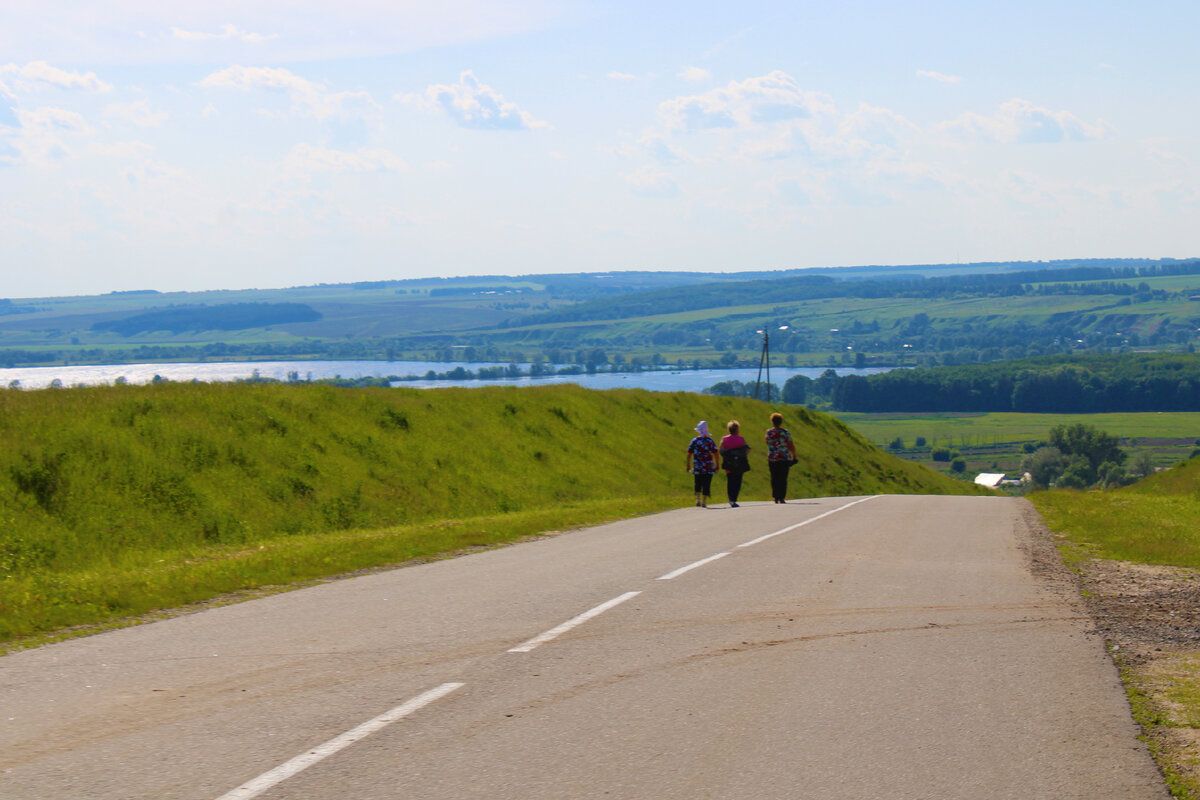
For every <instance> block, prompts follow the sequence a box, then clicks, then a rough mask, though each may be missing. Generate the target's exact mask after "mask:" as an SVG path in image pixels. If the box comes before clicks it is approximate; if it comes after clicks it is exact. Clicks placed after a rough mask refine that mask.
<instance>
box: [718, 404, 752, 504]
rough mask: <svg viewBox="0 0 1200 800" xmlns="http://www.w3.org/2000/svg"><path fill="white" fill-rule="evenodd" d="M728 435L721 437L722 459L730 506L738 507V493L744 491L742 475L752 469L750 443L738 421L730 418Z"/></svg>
mask: <svg viewBox="0 0 1200 800" xmlns="http://www.w3.org/2000/svg"><path fill="white" fill-rule="evenodd" d="M725 427H726V428H727V429H728V430H729V435H728V436H723V437H721V459H722V464H723V465H724V469H725V493H726V494H727V495H728V496H729V507H730V508H737V507H738V502H737V499H738V495H739V494H740V493H741V491H742V476H743V475H745V474H746V473H747V472H748V471H749V470H750V445H748V444H746V440H745V439H743V438H742V437H741V436H740V435H739V434H738V427H739V426H738V421H737V420H736V419H731V420H729V424H728V425H726V426H725Z"/></svg>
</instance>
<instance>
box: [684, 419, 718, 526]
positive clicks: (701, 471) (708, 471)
mask: <svg viewBox="0 0 1200 800" xmlns="http://www.w3.org/2000/svg"><path fill="white" fill-rule="evenodd" d="M696 434H697V435H696V437H695V438H694V439H692V441H691V442H690V443H689V444H688V449H687V471H688V472H690V473H692V476H693V481H692V484H693V489H694V490H695V492H696V505H698V506H700V507H701V508H708V496H709V495H710V494H711V493H712V476H713V474H714V473H716V471H717V470H718V469H719V468H720V466H721V454H720V453H719V452H718V451H717V443H716V442H714V441H713V438H712V437H711V436H709V435H708V423H707V422H705V421H704V420H700V424H698V425H697V426H696Z"/></svg>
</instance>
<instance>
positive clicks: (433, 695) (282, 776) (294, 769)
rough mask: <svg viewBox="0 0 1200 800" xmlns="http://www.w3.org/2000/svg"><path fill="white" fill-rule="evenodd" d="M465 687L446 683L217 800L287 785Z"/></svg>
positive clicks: (238, 799)
mask: <svg viewBox="0 0 1200 800" xmlns="http://www.w3.org/2000/svg"><path fill="white" fill-rule="evenodd" d="M463 685H464V684H461V683H443V684H442V685H441V686H438V687H437V688H436V689H430V690H429V691H428V692H425V693H424V694H421V695H418V696H416V697H414V698H413V699H411V700H409V701H408V702H407V703H403V704H401V705H398V706H396V707H395V708H393V709H392V710H391V711H388V712H385V713H383V714H380V715H379V716H378V717H375V718H374V719H370V720H367V721H366V722H364V723H363V724H362V725H359V726H358V727H357V728H353V729H351V730H348V731H346V732H345V733H343V734H342V735H341V736H336V737H334V738H333V739H330V740H329V741H328V742H325V744H322V745H319V746H318V747H314V748H313V749H312V750H309V751H308V752H307V753H303V754H301V755H298V756H296V757H295V758H293V759H292V760H291V761H287V762H285V763H283V764H280V765H279V766H278V767H276V768H275V769H273V770H271V771H269V772H264V773H263V774H262V775H259V776H258V777H257V778H254V779H253V780H250V781H247V782H246V783H243V784H242V785H241V786H239V787H237V788H236V789H234V790H232V791H230V792H226V793H225V794H223V795H221V796H220V797H218V798H217V800H250V799H251V798H253V797H258V796H259V795H260V794H262V793H263V792H265V791H267V790H268V789H270V788H272V787H273V786H275V785H277V784H279V783H282V782H283V781H286V780H287V779H288V778H290V777H292V776H293V775H295V774H296V773H298V772H301V771H303V770H306V769H308V768H309V767H311V766H312V765H313V764H316V763H317V762H318V761H321V760H323V759H326V758H328V757H329V756H331V755H333V754H334V753H336V752H338V751H339V750H343V749H345V748H347V747H349V746H350V745H352V744H354V743H355V742H357V741H358V740H360V739H365V738H366V737H368V736H370V735H371V734H372V733H375V732H376V731H378V730H380V729H381V728H385V727H387V726H388V725H391V724H392V723H393V722H396V721H397V720H399V719H402V718H404V717H407V716H408V715H409V714H411V713H413V712H414V711H417V710H419V709H421V708H424V707H425V706H427V705H429V704H430V703H432V702H434V701H435V700H439V699H441V698H443V697H445V696H446V695H448V694H450V693H451V692H453V691H454V690H455V689H460V688H462V686H463Z"/></svg>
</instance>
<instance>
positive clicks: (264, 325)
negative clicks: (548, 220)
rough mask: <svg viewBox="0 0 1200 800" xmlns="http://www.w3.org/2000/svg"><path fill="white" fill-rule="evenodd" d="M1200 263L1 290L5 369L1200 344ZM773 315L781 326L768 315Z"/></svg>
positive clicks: (0, 357) (910, 358) (968, 353)
mask: <svg viewBox="0 0 1200 800" xmlns="http://www.w3.org/2000/svg"><path fill="white" fill-rule="evenodd" d="M1194 296H1200V262H1196V261H1189V262H1180V261H1176V260H1172V259H1165V260H1160V261H1146V260H1138V259H1093V260H1074V261H1060V262H1042V263H1031V262H1025V263H1018V262H1014V263H995V264H956V265H924V266H906V267H847V268H835V269H815V270H780V271H774V272H742V273H694V272H688V273H673V272H612V273H592V274H582V275H566V274H560V275H536V276H529V275H526V276H493V277H472V278H468V277H463V278H449V279H432V278H431V279H419V280H417V279H414V280H397V281H371V282H362V283H346V284H330V285H325V284H323V285H318V286H299V287H291V288H286V289H261V290H260V289H245V290H236V291H207V292H177V293H159V292H154V291H144V292H121V293H113V294H109V295H103V296H94V297H58V298H31V299H17V300H12V299H0V365H8V366H18V365H39V364H46V365H50V364H57V363H62V362H64V361H69V362H71V363H123V362H143V361H157V360H167V361H194V360H209V359H218V360H250V359H262V358H287V359H298V358H333V359H360V358H367V359H380V360H383V359H390V360H395V359H406V358H415V359H422V360H451V359H454V360H468V361H469V360H479V361H501V362H506V361H514V360H515V361H529V360H535V359H537V358H542V357H545V358H548V359H549V360H551V361H556V362H560V363H561V362H562V361H570V360H575V361H578V360H579V354H580V353H581V352H587V353H590V352H591V351H594V350H602V351H603V352H604V353H605V354H606V356H607V357H609V358H610V359H611V358H612V357H613V356H617V355H619V356H621V357H622V358H623V359H624V360H625V361H627V362H628V361H631V360H632V359H635V358H636V359H639V360H641V361H642V362H644V363H652V362H653V363H663V362H665V363H672V364H674V363H678V362H680V361H683V362H686V363H692V362H694V361H701V362H715V361H718V360H719V359H733V360H734V361H736V360H738V359H739V358H740V359H742V360H743V361H756V359H757V355H758V352H759V347H760V344H761V335H760V334H759V333H757V331H759V330H768V329H769V330H771V331H775V330H776V329H778V328H779V326H783V325H787V326H789V327H788V329H787V330H786V332H784V331H781V332H780V333H779V334H778V335H773V337H772V339H773V347H774V348H775V352H776V353H777V354H778V355H780V356H784V357H790V358H791V359H793V360H795V361H796V362H798V363H801V364H806V365H820V366H825V365H831V364H832V365H834V366H837V365H841V364H853V363H855V362H856V360H857V359H858V358H860V357H861V358H864V359H869V360H870V361H871V362H873V363H875V364H895V363H899V362H901V361H902V362H903V363H906V364H913V363H918V362H920V363H930V362H931V361H932V360H933V359H934V357H935V356H936V360H937V361H938V362H939V363H964V362H966V361H969V362H974V361H976V360H983V361H996V360H998V359H1000V358H1016V357H1021V356H1028V355H1038V354H1044V353H1054V352H1064V351H1069V350H1076V349H1086V350H1097V349H1100V350H1105V351H1109V350H1119V349H1120V348H1123V347H1135V348H1147V347H1148V348H1153V349H1175V350H1178V349H1181V348H1184V347H1186V346H1187V345H1188V344H1189V343H1190V344H1193V345H1194V343H1195V341H1196V338H1197V337H1196V328H1197V327H1198V326H1200V305H1198V304H1197V303H1196V302H1195V301H1193V300H1191V299H1190V298H1192V297H1194ZM764 326H766V327H765V328H764Z"/></svg>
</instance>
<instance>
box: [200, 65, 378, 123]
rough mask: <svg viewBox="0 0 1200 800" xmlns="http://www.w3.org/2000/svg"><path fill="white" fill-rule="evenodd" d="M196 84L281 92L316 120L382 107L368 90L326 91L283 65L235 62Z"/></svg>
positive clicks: (297, 109)
mask: <svg viewBox="0 0 1200 800" xmlns="http://www.w3.org/2000/svg"><path fill="white" fill-rule="evenodd" d="M196 85H197V86H202V87H204V88H219V89H238V90H240V91H244V92H248V91H253V90H265V91H273V92H283V93H286V94H287V95H288V96H289V97H291V99H292V106H293V110H294V111H295V112H297V113H300V114H304V115H306V116H311V117H315V118H316V119H318V120H327V119H331V118H336V119H350V118H361V117H373V116H376V115H378V114H380V113H381V112H382V110H383V109H381V108H380V107H379V105H378V104H377V103H376V102H375V101H374V100H373V99H372V98H371V95H370V94H369V93H367V92H328V91H326V90H325V89H324V87H322V86H320V85H319V84H316V83H313V82H312V81H310V80H307V79H305V78H302V77H300V76H299V75H296V74H295V73H293V72H290V71H289V70H286V69H282V68H273V67H243V66H240V65H235V66H232V67H227V68H225V69H223V70H220V71H218V72H214V73H212V74H211V75H208V76H206V77H205V78H204V79H203V80H201V81H200V82H199V83H197V84H196Z"/></svg>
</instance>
